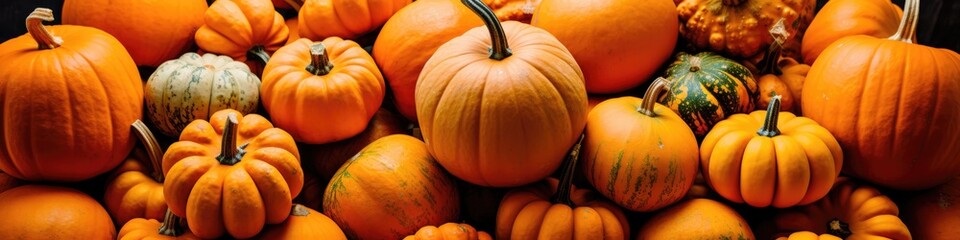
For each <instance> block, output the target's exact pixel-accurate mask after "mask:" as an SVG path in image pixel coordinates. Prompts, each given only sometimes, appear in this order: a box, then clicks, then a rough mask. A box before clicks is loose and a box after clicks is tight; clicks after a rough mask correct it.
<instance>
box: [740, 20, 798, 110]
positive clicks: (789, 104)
mask: <svg viewBox="0 0 960 240" xmlns="http://www.w3.org/2000/svg"><path fill="white" fill-rule="evenodd" d="M781 25H783V22H782V21H780V22H777V24H776V25H774V26H773V27H771V29H770V35H772V36H774V40H773V43H772V44H770V49H769V50H767V53H766V54H765V55H764V57H763V60H762V61H761V62H760V69H756V72H754V76H760V77H759V78H757V90H759V91H760V94H759V95H757V99H756V107H757V110H763V109H765V108H766V107H767V106H769V105H770V99H772V98H773V96H780V103H781V108H780V110H781V111H788V112H793V113H796V114H798V115H799V114H800V96H801V93H802V92H803V82H804V80H805V79H806V78H807V73H808V72H810V65H806V64H800V63H798V62H797V60H794V59H793V58H790V57H786V56H784V55H785V54H784V53H783V50H785V49H784V47H785V44H786V43H788V42H796V41H793V40H792V39H793V38H792V37H790V36H789V34H787V33H786V31H785V30H784V28H783V27H782V26H781ZM753 70H754V69H751V71H753Z"/></svg>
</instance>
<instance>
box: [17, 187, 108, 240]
mask: <svg viewBox="0 0 960 240" xmlns="http://www.w3.org/2000/svg"><path fill="white" fill-rule="evenodd" d="M0 206H3V207H0V233H3V238H5V239H113V238H114V237H115V236H116V234H117V230H116V228H115V227H114V226H113V222H112V221H111V220H110V215H109V214H107V211H106V210H103V207H101V206H100V203H97V200H94V199H93V198H91V197H90V196H87V195H86V194H84V193H82V192H80V191H77V190H74V189H71V188H65V187H55V186H46V185H24V186H20V187H16V188H13V189H10V190H7V191H6V192H3V193H0Z"/></svg>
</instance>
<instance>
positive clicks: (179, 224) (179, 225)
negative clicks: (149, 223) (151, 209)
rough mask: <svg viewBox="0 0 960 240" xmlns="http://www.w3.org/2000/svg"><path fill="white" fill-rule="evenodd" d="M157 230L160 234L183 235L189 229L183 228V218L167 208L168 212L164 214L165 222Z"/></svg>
mask: <svg viewBox="0 0 960 240" xmlns="http://www.w3.org/2000/svg"><path fill="white" fill-rule="evenodd" d="M157 231H158V232H159V233H160V235H164V236H171V237H176V236H180V235H183V233H184V232H186V231H187V230H186V229H184V228H183V219H182V218H180V217H178V216H177V215H174V214H173V211H170V209H167V213H166V214H164V215H163V223H162V225H160V229H159V230H157Z"/></svg>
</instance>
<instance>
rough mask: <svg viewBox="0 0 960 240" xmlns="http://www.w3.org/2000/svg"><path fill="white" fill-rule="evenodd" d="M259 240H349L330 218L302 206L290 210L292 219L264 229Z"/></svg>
mask: <svg viewBox="0 0 960 240" xmlns="http://www.w3.org/2000/svg"><path fill="white" fill-rule="evenodd" d="M257 239H262V240H284V239H330V240H347V236H346V235H344V234H343V230H340V227H339V226H337V223H335V222H333V220H331V219H330V218H329V217H327V216H326V215H323V214H322V213H319V212H317V211H315V210H313V209H310V208H308V207H304V206H303V205H300V204H294V205H293V208H291V209H290V217H288V218H287V220H286V221H283V223H281V224H280V225H275V226H270V227H267V229H264V230H263V232H262V233H260V235H258V236H257Z"/></svg>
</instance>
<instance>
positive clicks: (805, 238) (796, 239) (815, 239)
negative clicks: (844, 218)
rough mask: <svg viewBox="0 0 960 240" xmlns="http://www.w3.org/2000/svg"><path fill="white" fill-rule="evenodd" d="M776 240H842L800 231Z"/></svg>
mask: <svg viewBox="0 0 960 240" xmlns="http://www.w3.org/2000/svg"><path fill="white" fill-rule="evenodd" d="M777 240H842V238H839V237H837V236H834V235H830V234H826V233H824V234H820V235H817V234H816V233H813V232H811V231H800V232H795V233H791V234H790V235H788V236H783V237H778V238H777Z"/></svg>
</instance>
